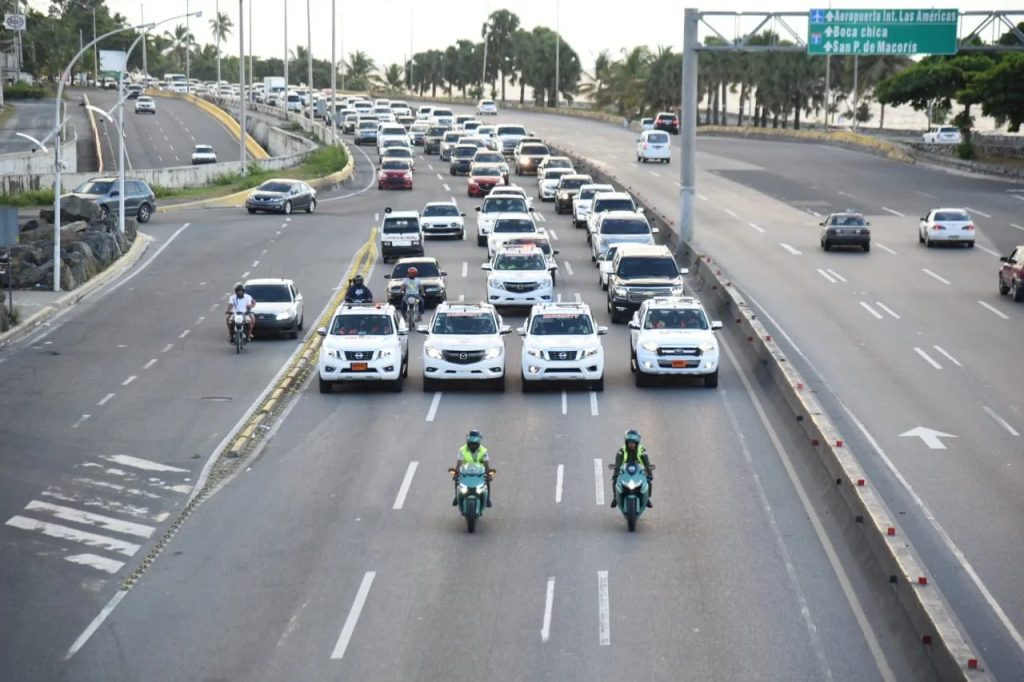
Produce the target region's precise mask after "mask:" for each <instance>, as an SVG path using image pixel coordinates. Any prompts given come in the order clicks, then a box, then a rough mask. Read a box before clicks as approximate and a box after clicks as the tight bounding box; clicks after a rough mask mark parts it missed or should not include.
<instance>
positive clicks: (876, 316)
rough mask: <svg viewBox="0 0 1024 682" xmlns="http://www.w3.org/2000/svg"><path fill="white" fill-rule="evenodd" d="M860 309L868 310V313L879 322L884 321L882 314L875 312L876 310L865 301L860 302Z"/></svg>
mask: <svg viewBox="0 0 1024 682" xmlns="http://www.w3.org/2000/svg"><path fill="white" fill-rule="evenodd" d="M860 307H861V308H864V310H866V311H868V312H869V313H871V314H872V315H874V316H875V319H878V320H881V319H882V316H881V314H880V313H879V312H878V311H877V310H875V309H874V308H872V307H871V306H870V305H869V304H868V303H867V302H865V301H861V302H860Z"/></svg>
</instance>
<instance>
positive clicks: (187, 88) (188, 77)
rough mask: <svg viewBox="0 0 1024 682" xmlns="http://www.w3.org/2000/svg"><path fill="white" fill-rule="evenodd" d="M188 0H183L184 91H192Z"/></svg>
mask: <svg viewBox="0 0 1024 682" xmlns="http://www.w3.org/2000/svg"><path fill="white" fill-rule="evenodd" d="M188 16H189V12H188V0H185V92H186V93H190V92H192V81H191V78H192V49H191V48H192V46H191V45H189V43H190V42H191V41H190V40H189V32H188Z"/></svg>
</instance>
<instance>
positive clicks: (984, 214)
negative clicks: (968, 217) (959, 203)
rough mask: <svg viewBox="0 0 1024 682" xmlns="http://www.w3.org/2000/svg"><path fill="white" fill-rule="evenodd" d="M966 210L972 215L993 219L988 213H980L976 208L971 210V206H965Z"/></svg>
mask: <svg viewBox="0 0 1024 682" xmlns="http://www.w3.org/2000/svg"><path fill="white" fill-rule="evenodd" d="M964 208H965V209H967V210H968V211H969V212H970V213H977V214H978V215H980V216H982V217H984V218H991V217H992V216H990V215H989V214H988V213H985V212H984V211H979V210H978V209H976V208H971V207H970V206H964Z"/></svg>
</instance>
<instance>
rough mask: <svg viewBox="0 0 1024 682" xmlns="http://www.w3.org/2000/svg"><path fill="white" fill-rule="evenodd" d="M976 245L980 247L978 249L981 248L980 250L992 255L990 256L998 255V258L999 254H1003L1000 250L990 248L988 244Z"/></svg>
mask: <svg viewBox="0 0 1024 682" xmlns="http://www.w3.org/2000/svg"><path fill="white" fill-rule="evenodd" d="M974 246H975V247H976V248H978V249H980V250H982V251H984V252H985V253H987V254H988V255H990V256H995V257H997V258H998V257H999V256H1000V255H1001V254H1000V253H999V252H998V251H995V250H993V249H990V248H988V247H987V246H982V245H981V244H975V245H974Z"/></svg>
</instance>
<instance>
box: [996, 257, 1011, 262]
mask: <svg viewBox="0 0 1024 682" xmlns="http://www.w3.org/2000/svg"><path fill="white" fill-rule="evenodd" d="M999 262H1000V263H1009V262H1010V258H1009V256H1000V257H999Z"/></svg>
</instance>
